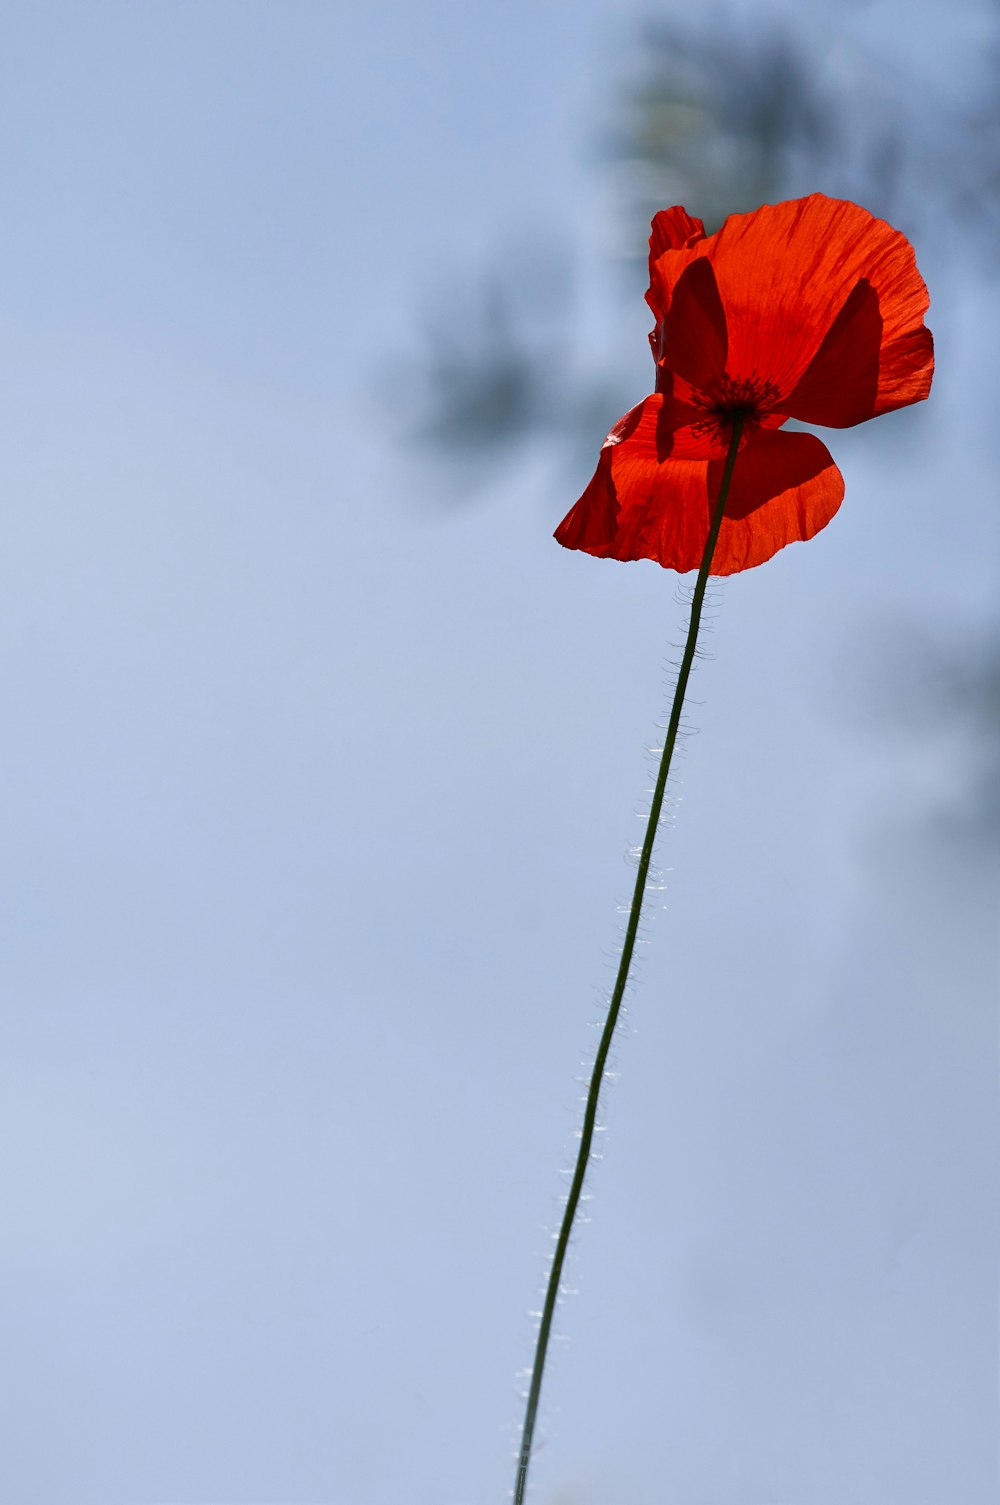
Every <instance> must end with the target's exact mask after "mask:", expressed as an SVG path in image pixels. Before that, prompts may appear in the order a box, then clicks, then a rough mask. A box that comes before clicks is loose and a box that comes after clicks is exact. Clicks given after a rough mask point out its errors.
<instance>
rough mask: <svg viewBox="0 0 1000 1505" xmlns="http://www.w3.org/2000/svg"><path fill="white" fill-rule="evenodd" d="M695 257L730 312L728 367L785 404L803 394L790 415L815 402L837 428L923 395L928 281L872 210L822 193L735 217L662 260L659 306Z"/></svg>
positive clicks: (653, 292)
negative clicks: (850, 387)
mask: <svg viewBox="0 0 1000 1505" xmlns="http://www.w3.org/2000/svg"><path fill="white" fill-rule="evenodd" d="M698 257H706V258H708V259H709V260H711V263H712V267H713V270H714V272H715V278H716V282H717V285H718V289H719V294H720V297H721V300H722V305H723V308H724V309H725V312H726V323H727V331H728V341H729V354H728V360H727V369H728V371H729V374H730V375H731V376H733V377H735V378H738V379H743V378H749V377H751V376H752V375H756V376H758V377H759V378H761V379H763V380H766V381H768V382H769V383H771V384H772V385H773V386H774V387H776V388H777V389H778V391H779V392H780V393H781V394H783V397H782V402H781V406H782V411H784V412H789V411H790V404H789V401H788V394H793V393H797V394H798V397H799V398H800V399H801V401H800V402H797V403H796V405H795V412H794V416H796V417H805V416H806V410H808V417H809V420H810V421H813V422H821V423H830V424H831V425H832V426H834V427H841V426H844V424H845V423H858V422H861V421H862V419H864V418H872V417H874V416H875V415H876V414H877V413H882V412H886V411H888V410H889V409H891V408H894V407H900V406H902V405H903V404H904V403H909V402H915V401H919V400H920V399H921V398H923V397H926V396H927V393H928V392H929V390H930V382H931V375H932V372H933V354H932V345H931V340H930V336H929V333H928V332H927V331H926V330H925V329H924V328H923V316H924V313H925V312H926V310H927V306H928V302H929V299H928V295H927V288H926V287H925V285H924V281H923V278H922V277H921V276H920V273H919V272H918V271H917V266H916V261H915V260H914V255H913V247H912V246H911V245H910V243H909V241H908V240H907V239H906V237H905V236H904V235H902V234H901V233H900V232H899V231H898V230H894V229H893V228H892V226H891V225H888V224H886V222H885V221H884V220H880V219H876V218H875V216H874V215H872V214H869V212H868V210H867V209H862V208H861V207H860V205H858V204H852V203H849V202H847V201H846V200H840V199H828V198H826V196H825V195H824V194H819V193H814V194H811V195H810V197H809V198H805V199H792V200H789V201H788V202H787V203H783V204H765V205H764V206H763V207H762V208H760V209H756V210H754V211H753V212H752V213H751V214H733V215H730V217H729V218H728V219H727V220H726V222H725V224H724V225H723V226H722V228H721V230H718V231H717V232H716V234H715V235H711V236H709V237H708V238H707V239H705V240H702V241H698V242H697V243H695V244H693V245H692V246H691V247H690V248H687V249H677V250H675V251H674V252H672V254H669V255H666V254H663V255H661V256H659V257H658V258H657V259H656V261H655V262H654V263H653V264H652V266H651V268H650V292H649V294H648V295H647V296H648V301H649V303H650V305H651V306H652V307H653V308H661V309H666V308H669V306H670V302H671V299H672V297H673V294H674V290H675V288H676V286H677V284H678V282H679V280H680V278H681V277H682V275H683V274H684V272H685V270H686V268H687V267H688V265H690V263H691V261H693V260H694V259H695V258H698ZM862 283H867V284H868V287H869V288H870V289H871V292H870V293H869V292H868V291H867V289H866V288H864V287H863V286H862ZM859 287H860V288H861V291H860V292H859V291H858V289H859ZM852 299H853V300H854V301H853V302H852ZM876 309H877V313H878V317H879V319H880V320H881V329H880V330H879V331H878V341H877V346H876V344H875V327H874V325H875V320H874V312H875V310H876ZM876 350H877V378H876V379H875V380H874V382H873V380H872V370H873V366H874V363H875V356H874V352H875V351H876ZM667 358H668V359H669V357H667ZM814 362H815V365H813V363H814ZM811 366H812V367H813V369H812V370H811V371H810V367H811ZM858 372H860V374H861V377H862V381H861V387H862V394H861V396H857V395H856V396H855V397H854V398H851V397H849V396H845V394H844V393H843V392H842V391H840V384H841V383H842V382H843V381H844V374H845V373H850V374H851V377H852V379H853V375H854V374H856V373H858ZM800 383H801V384H802V386H801V390H799V385H800ZM800 407H801V408H802V409H803V411H802V412H800V411H799V408H800ZM827 413H829V414H831V415H832V416H830V417H827V416H826V414H827ZM845 413H846V414H847V416H846V417H845ZM821 415H822V416H821Z"/></svg>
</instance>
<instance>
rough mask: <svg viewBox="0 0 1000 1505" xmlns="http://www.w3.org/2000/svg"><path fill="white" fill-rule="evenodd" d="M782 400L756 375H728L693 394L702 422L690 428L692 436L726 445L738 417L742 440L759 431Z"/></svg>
mask: <svg viewBox="0 0 1000 1505" xmlns="http://www.w3.org/2000/svg"><path fill="white" fill-rule="evenodd" d="M780 396H781V394H780V392H779V391H778V389H777V387H776V386H775V385H774V383H773V382H770V381H767V380H766V379H765V378H764V377H762V376H758V375H757V372H756V371H753V372H751V374H750V375H749V376H743V377H735V376H730V375H729V374H728V372H727V373H725V374H724V375H722V376H720V377H719V379H718V381H715V382H713V383H712V385H711V387H710V388H708V389H707V390H706V391H703V392H696V393H695V394H694V395H693V399H692V400H693V401H694V403H695V404H696V406H697V407H699V408H703V409H704V412H705V416H704V418H701V419H699V420H698V422H697V423H695V424H693V425H692V428H693V432H694V433H696V434H699V435H703V436H704V437H705V438H707V439H711V440H713V441H714V442H716V443H719V444H722V445H725V444H728V442H729V440H730V438H731V436H732V431H733V419H734V418H735V417H736V415H737V413H739V414H740V415H741V416H742V418H743V439H742V441H741V444H742V443H745V442H746V440H747V439H748V438H749V436H750V435H751V434H752V433H754V432H755V430H757V429H759V428H760V426H761V423H762V422H763V420H764V419H765V418H766V417H767V416H768V414H770V413H772V412H774V410H775V408H776V407H777V404H778V399H779V397H780Z"/></svg>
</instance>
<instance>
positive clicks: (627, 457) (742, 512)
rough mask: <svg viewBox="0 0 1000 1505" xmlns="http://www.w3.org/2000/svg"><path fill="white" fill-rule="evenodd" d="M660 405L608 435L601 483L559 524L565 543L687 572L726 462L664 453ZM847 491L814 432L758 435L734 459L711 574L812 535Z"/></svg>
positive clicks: (744, 565)
mask: <svg viewBox="0 0 1000 1505" xmlns="http://www.w3.org/2000/svg"><path fill="white" fill-rule="evenodd" d="M661 406H662V399H661V398H660V397H658V396H656V395H654V396H652V397H647V398H646V399H645V401H644V402H641V403H639V405H638V406H637V407H635V408H633V409H632V411H631V412H630V413H627V414H626V416H625V417H624V418H623V419H622V420H621V422H620V423H619V424H617V425H616V427H615V428H614V429H613V430H612V432H611V434H609V436H608V438H607V440H606V442H605V445H604V448H603V449H602V451H601V456H600V461H599V463H598V466H597V471H596V474H595V475H594V478H593V480H592V481H591V483H590V485H589V486H588V487H587V489H586V491H585V492H584V493H583V496H582V497H581V498H580V500H579V501H578V502H577V504H576V506H575V507H573V508H572V510H571V511H570V512H569V513H568V515H567V516H566V517H565V518H564V519H563V521H562V522H561V523H560V525H559V527H558V528H557V529H556V533H555V536H556V539H557V540H558V542H559V543H561V544H563V545H564V547H566V548H568V549H582V550H583V551H584V552H585V553H587V554H594V555H597V556H598V557H600V558H603V559H621V560H631V559H654V560H655V561H656V562H657V563H658V564H661V565H663V566H664V567H665V568H666V569H672V570H678V571H680V572H681V573H684V572H685V571H688V570H696V569H698V568H699V566H700V564H701V561H702V557H703V555H704V551H705V545H706V542H707V540H708V529H709V524H710V521H711V514H712V509H713V506H714V504H715V500H716V499H717V498H718V494H719V486H720V484H721V480H722V472H723V467H724V461H723V460H721V459H718V460H680V459H675V458H672V457H671V458H667V459H661V458H660V456H659V454H658V452H657V439H656V428H657V419H658V417H659V413H660V409H661ZM843 495H844V482H843V478H842V476H841V474H840V472H839V470H838V469H837V467H836V465H835V464H834V463H833V459H832V458H831V456H830V453H829V451H828V450H827V448H826V446H825V445H824V444H823V443H822V442H821V441H820V440H819V439H817V438H816V437H815V436H814V435H812V434H799V433H787V432H786V433H779V432H775V431H768V430H764V431H760V432H758V433H757V434H756V435H754V436H753V437H752V439H751V440H750V442H749V443H748V444H747V446H746V448H745V449H743V450H741V451H740V453H739V455H738V456H737V459H736V465H735V468H734V471H733V478H732V484H731V487H730V492H729V498H728V501H727V503H726V512H725V516H724V518H723V520H722V527H721V529H720V532H719V539H718V543H717V544H716V548H715V554H714V556H713V560H712V570H711V572H712V574H713V575H733V574H736V573H738V572H739V571H740V570H747V569H751V568H753V567H754V566H755V565H758V564H763V563H764V562H765V560H768V559H770V558H771V557H772V555H774V554H776V553H777V552H778V550H779V549H782V548H784V547H785V545H786V544H789V543H795V542H798V541H799V540H802V539H807V538H812V537H813V535H814V534H816V533H818V532H819V531H820V529H821V528H824V527H825V526H826V524H827V523H828V522H829V521H830V519H831V518H832V517H833V515H834V513H835V512H836V511H837V508H838V507H839V506H840V503H841V501H842V500H843Z"/></svg>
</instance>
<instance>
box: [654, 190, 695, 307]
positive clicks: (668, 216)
mask: <svg viewBox="0 0 1000 1505" xmlns="http://www.w3.org/2000/svg"><path fill="white" fill-rule="evenodd" d="M704 239H705V226H704V225H703V224H702V222H701V220H700V219H695V218H694V216H693V215H690V214H688V212H687V210H686V209H682V208H681V206H680V204H675V205H674V207H673V208H672V209H661V210H660V211H659V213H658V214H654V215H653V223H652V226H651V229H650V236H649V272H650V288H651V289H652V273H653V263H654V262H655V261H656V260H657V258H658V257H660V256H662V255H663V253H664V251H679V250H687V249H689V248H690V247H691V246H695V245H697V244H698V242H699V241H700V240H704ZM646 296H647V301H648V302H649V301H650V297H649V294H647V295H646ZM651 307H652V309H653V312H654V313H655V314H656V317H657V318H660V317H661V315H662V313H663V310H662V309H661V308H658V307H657V306H656V304H653V303H651Z"/></svg>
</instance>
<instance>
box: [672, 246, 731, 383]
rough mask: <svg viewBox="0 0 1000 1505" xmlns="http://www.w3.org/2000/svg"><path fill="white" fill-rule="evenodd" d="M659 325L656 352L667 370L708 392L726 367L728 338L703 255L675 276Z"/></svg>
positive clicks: (714, 282) (713, 283)
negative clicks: (657, 351)
mask: <svg viewBox="0 0 1000 1505" xmlns="http://www.w3.org/2000/svg"><path fill="white" fill-rule="evenodd" d="M659 328H660V351H659V354H660V358H661V359H662V360H663V362H664V363H665V365H666V367H667V369H668V370H670V371H671V372H676V373H677V375H678V376H683V377H684V379H685V381H688V382H690V383H691V385H692V386H693V387H697V388H699V389H700V390H701V391H702V392H707V391H710V390H711V388H712V386H713V385H714V383H715V382H717V381H718V379H719V378H720V377H721V376H722V374H723V372H724V371H725V369H726V352H727V350H728V348H729V341H728V337H727V334H726V314H725V310H724V309H723V307H722V300H721V298H720V297H719V289H718V285H717V284H716V281H715V273H714V272H713V271H712V263H711V262H710V261H708V260H707V259H706V258H705V257H704V256H699V257H698V259H697V261H692V262H691V264H690V265H689V266H687V267H686V268H685V269H684V272H683V273H682V275H681V276H680V277H679V278H678V279H677V285H676V286H675V288H674V293H673V297H672V298H671V300H670V307H669V308H668V309H667V311H666V313H665V314H664V316H663V319H662V322H661V324H660V326H659Z"/></svg>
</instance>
